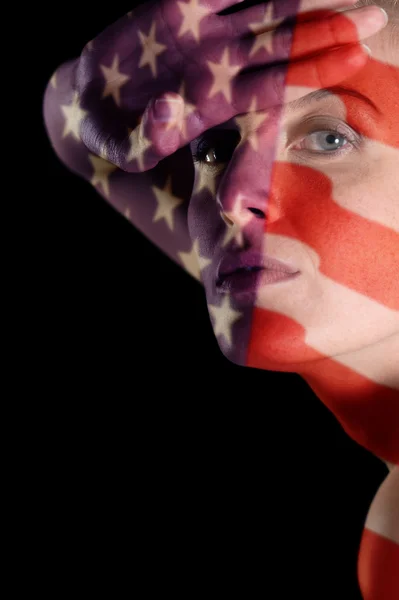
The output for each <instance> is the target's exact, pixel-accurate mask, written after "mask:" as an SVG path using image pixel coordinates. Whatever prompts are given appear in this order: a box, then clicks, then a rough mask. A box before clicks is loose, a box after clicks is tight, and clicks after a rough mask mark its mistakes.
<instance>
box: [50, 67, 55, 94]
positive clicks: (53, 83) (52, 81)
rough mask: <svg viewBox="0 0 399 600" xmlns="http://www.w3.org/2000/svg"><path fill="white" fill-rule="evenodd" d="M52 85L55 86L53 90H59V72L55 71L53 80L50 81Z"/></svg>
mask: <svg viewBox="0 0 399 600" xmlns="http://www.w3.org/2000/svg"><path fill="white" fill-rule="evenodd" d="M50 83H51V85H52V86H53V88H54V89H55V90H56V89H57V71H55V72H54V73H53V76H52V78H51V79H50Z"/></svg>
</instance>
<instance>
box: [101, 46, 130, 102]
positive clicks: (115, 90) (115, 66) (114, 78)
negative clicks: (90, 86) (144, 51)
mask: <svg viewBox="0 0 399 600" xmlns="http://www.w3.org/2000/svg"><path fill="white" fill-rule="evenodd" d="M100 69H101V71H102V72H103V75H104V77H105V81H106V86H105V89H104V92H103V98H106V97H107V96H112V97H113V99H114V100H115V102H116V105H117V106H120V102H121V99H120V91H121V87H122V86H123V85H125V83H126V82H127V81H129V79H130V77H129V75H124V74H123V73H120V72H119V58H118V55H117V54H115V56H114V62H113V63H112V66H111V68H109V67H105V66H104V65H100Z"/></svg>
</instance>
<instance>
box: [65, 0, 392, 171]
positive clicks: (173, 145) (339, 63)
mask: <svg viewBox="0 0 399 600" xmlns="http://www.w3.org/2000/svg"><path fill="white" fill-rule="evenodd" d="M354 3H355V2H354V0H344V2H343V1H342V0H332V1H331V2H329V7H330V8H331V10H325V8H326V6H325V2H324V1H322V0H303V1H302V2H301V3H300V6H299V7H298V3H297V2H293V1H285V2H279V3H278V15H279V16H278V17H276V15H274V14H273V5H272V4H271V3H269V5H268V6H266V5H264V4H261V5H258V6H252V7H250V8H244V7H243V9H242V10H240V11H239V12H236V13H234V14H230V15H224V16H221V15H219V14H218V13H220V12H222V11H223V10H225V9H227V8H229V7H231V6H233V5H235V4H237V3H236V2H232V0H217V1H213V2H211V3H208V4H211V6H205V5H203V4H202V3H200V2H199V1H198V0H192V1H191V2H179V1H176V0H161V1H160V2H151V3H149V4H146V5H142V6H141V7H140V8H139V9H137V10H136V11H135V12H134V13H133V14H132V15H128V16H126V17H124V18H122V19H120V20H119V21H117V22H116V23H114V24H113V25H112V26H110V27H109V28H107V29H106V30H105V31H104V32H103V33H101V34H100V35H99V36H98V37H97V38H96V39H95V40H94V41H93V42H91V43H90V44H88V45H87V47H86V48H85V50H84V52H83V53H82V57H81V59H80V61H79V66H78V68H77V71H76V76H75V86H76V91H77V98H79V100H77V102H79V106H80V107H81V108H82V110H83V111H84V113H82V117H83V118H82V120H81V123H80V136H81V138H82V140H83V142H84V144H85V145H86V147H87V148H88V149H89V150H90V151H91V152H93V153H94V154H97V155H100V156H104V157H105V156H106V157H107V160H108V161H110V162H112V163H113V164H115V165H117V166H118V167H120V168H121V169H123V170H126V171H129V172H134V173H136V172H141V171H147V170H149V169H152V168H153V167H155V166H156V165H157V164H158V162H159V161H160V160H162V159H163V158H165V157H166V156H169V155H171V154H173V153H174V152H176V150H178V149H179V148H181V147H183V146H185V145H187V144H188V143H190V142H191V141H192V140H193V139H195V138H196V137H197V136H199V135H200V134H202V133H203V132H204V131H205V130H207V129H209V128H211V127H214V126H216V125H219V124H221V123H223V122H225V121H227V120H229V119H231V118H232V117H234V116H235V115H238V114H240V113H245V112H248V111H250V102H251V98H252V97H253V96H254V95H258V96H259V98H260V99H261V100H260V101H259V104H258V107H257V110H267V109H270V108H272V107H275V106H277V105H279V104H282V103H285V102H289V101H291V100H294V99H296V98H298V97H301V96H302V95H305V94H307V93H309V92H310V91H312V89H306V88H302V89H299V87H298V88H297V89H294V90H293V89H292V88H290V95H288V96H287V94H286V82H285V73H286V64H287V62H289V63H290V76H291V79H292V81H295V78H296V76H297V79H298V81H302V80H303V77H302V74H303V72H304V70H307V72H308V77H307V79H308V82H309V83H308V85H309V87H310V88H314V89H317V88H323V87H328V86H332V85H335V84H337V83H339V82H340V81H342V80H344V79H346V78H347V77H350V76H352V75H353V74H354V73H355V72H356V71H358V70H359V69H361V68H362V67H363V66H364V65H365V64H366V62H367V58H368V56H367V53H366V51H365V50H364V48H363V47H362V46H361V45H360V43H359V42H360V41H361V40H363V39H365V38H367V37H370V36H371V35H373V34H374V33H376V32H377V31H378V30H379V29H381V28H382V27H383V26H384V21H383V19H382V18H380V19H379V20H378V15H379V14H380V11H379V9H378V8H377V7H366V8H362V9H358V10H354V11H350V12H344V13H342V12H341V13H336V12H335V11H334V10H333V9H339V8H342V7H343V6H346V7H348V6H349V5H350V4H354ZM323 9H324V10H323ZM373 16H374V17H375V16H377V19H374V20H373V18H372V17H373ZM292 17H297V19H298V22H297V23H296V25H295V38H294V39H293V23H292V22H290V18H292ZM285 19H287V21H285ZM247 69H251V71H250V72H245V70H247ZM167 98H168V99H169V100H168V101H167V102H165V100H166V99H167ZM156 100H161V102H160V103H158V104H157V107H158V106H159V104H161V105H162V107H160V108H159V110H160V111H161V112H160V115H161V117H160V118H161V120H157V119H156V113H155V110H156V108H155V101H156ZM172 110H175V111H176V114H175V116H174V117H172V118H171V120H169V121H166V117H165V115H167V114H171V113H172ZM137 121H138V122H137Z"/></svg>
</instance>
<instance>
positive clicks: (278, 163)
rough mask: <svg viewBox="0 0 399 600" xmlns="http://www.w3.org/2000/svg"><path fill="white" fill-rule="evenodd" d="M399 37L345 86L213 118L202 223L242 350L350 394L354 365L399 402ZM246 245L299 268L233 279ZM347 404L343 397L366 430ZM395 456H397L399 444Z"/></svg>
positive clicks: (210, 286) (228, 348) (221, 308)
mask: <svg viewBox="0 0 399 600" xmlns="http://www.w3.org/2000/svg"><path fill="white" fill-rule="evenodd" d="M388 38H389V36H388V35H387V33H386V31H385V33H384V34H383V33H380V34H377V35H376V36H374V37H373V38H369V39H368V40H367V43H368V44H369V45H370V47H371V48H372V50H373V55H372V58H371V59H370V60H369V61H368V64H367V65H366V67H365V68H364V69H362V70H361V71H359V72H358V73H357V75H356V76H354V77H352V78H350V79H346V80H345V81H344V82H343V84H341V86H343V87H344V88H345V89H342V87H337V88H329V91H330V92H332V93H330V94H328V95H327V94H325V93H324V95H322V94H320V93H318V94H316V98H314V99H313V101H312V102H309V103H307V104H305V103H304V102H302V103H292V104H286V105H285V106H283V107H281V108H279V109H276V110H272V111H269V112H268V113H266V112H262V111H259V112H256V113H254V112H252V113H248V114H246V115H244V116H241V117H238V118H236V119H233V120H231V121H229V122H227V123H224V124H223V125H222V126H220V127H218V128H215V129H213V130H209V131H208V132H207V133H206V134H205V140H206V141H207V142H208V145H209V149H208V150H206V149H205V150H204V152H203V154H202V157H203V162H202V163H196V172H195V182H194V188H193V196H192V200H191V203H190V207H189V229H190V236H191V238H192V239H193V240H194V239H198V241H199V251H200V257H206V258H208V259H209V258H212V263H211V264H210V265H208V266H207V267H206V268H204V269H203V271H202V281H203V283H204V287H205V291H206V298H207V304H208V308H209V314H210V318H211V322H212V325H213V328H214V333H215V335H216V338H217V340H218V343H219V346H220V349H221V351H222V353H223V354H224V355H225V356H226V357H227V358H228V359H229V360H231V361H232V362H234V363H236V364H239V365H243V366H249V367H255V368H260V369H266V370H273V371H290V372H296V373H299V374H300V375H302V376H303V377H304V378H305V379H306V380H307V381H308V383H310V385H311V387H312V388H313V389H314V390H315V391H316V393H317V394H318V395H319V396H325V397H328V398H329V399H330V400H331V399H332V396H333V395H338V394H339V393H340V394H341V397H344V396H345V394H347V393H349V388H345V386H343V388H342V389H341V382H339V381H338V380H337V377H338V378H339V377H340V375H337V373H338V371H339V370H340V369H341V370H342V371H343V372H342V377H344V378H345V379H344V381H346V382H347V383H348V386H349V387H350V389H351V390H352V391H353V390H354V389H359V393H360V390H361V389H362V386H363V388H364V386H365V382H366V384H367V385H366V387H368V386H369V385H370V386H372V387H373V390H374V393H375V392H376V390H380V393H382V390H385V389H386V388H387V389H388V392H387V393H388V396H389V399H388V405H389V406H391V404H390V402H391V401H392V402H393V400H394V399H393V398H392V397H391V396H392V394H391V392H392V393H393V395H394V397H395V398H396V405H399V402H398V399H399V398H398V390H399V364H398V357H399V118H398V115H399V51H398V50H397V48H395V47H394V44H391V43H390V42H389V41H388V42H387V39H388ZM292 85H303V83H302V82H300V81H294V80H293V79H291V78H290V72H289V71H288V74H287V88H286V90H287V94H288V93H289V89H290V86H292ZM287 97H288V96H287ZM310 98H311V95H309V96H308V98H307V99H308V100H310ZM197 142H198V140H195V141H194V142H192V144H191V149H192V151H193V152H197V153H198V151H199V150H200V151H201V150H202V149H203V148H202V147H201V146H199V147H198V144H197ZM207 161H208V162H207ZM256 253H259V255H260V258H259V256H257V255H256ZM240 257H241V258H243V259H244V260H243V262H244V263H245V260H246V259H248V260H247V262H248V261H249V262H250V264H252V266H256V263H258V264H259V260H260V259H262V260H264V261H265V260H267V258H268V257H271V258H273V259H277V260H279V261H282V263H284V264H285V265H286V266H288V267H289V269H288V270H290V271H292V272H294V273H295V275H291V276H287V274H285V275H282V270H279V273H277V274H276V271H269V270H263V271H258V272H249V271H248V272H242V273H241V274H238V273H236V275H235V276H227V277H224V278H223V277H221V278H220V277H219V275H220V272H221V271H222V275H223V270H224V271H225V272H228V271H229V270H231V268H233V267H234V266H237V264H239V263H237V262H234V261H235V260H236V259H240ZM228 258H231V259H232V262H229V260H228ZM251 261H252V263H251ZM220 263H221V267H219V270H218V266H219V265H220ZM266 266H267V265H266ZM277 277H281V279H280V280H279V281H276V278H277ZM270 281H272V283H270ZM337 369H338V371H337ZM321 372H322V373H323V374H324V375H323V377H321V376H320V373H321ZM334 381H335V383H332V382H334ZM350 382H351V383H350ZM388 405H387V410H388V408H389V406H388ZM340 410H341V413H340ZM345 410H346V409H345V408H343V407H341V409H337V407H334V412H335V414H337V413H338V418H340V420H341V422H342V423H343V424H344V423H345V428H346V430H347V431H348V432H350V433H351V434H353V433H354V432H353V431H351V430H350V427H352V426H353V427H355V425H354V424H352V426H349V425H348V418H349V415H346V413H345ZM395 415H396V418H398V419H399V413H398V409H397V408H396V413H395ZM397 423H398V421H397ZM353 437H355V438H356V435H353ZM357 439H359V436H357ZM378 452H380V454H379V455H380V456H381V448H380V447H379V448H378V449H377V450H376V453H377V455H378ZM382 456H384V450H382ZM385 456H387V460H393V462H397V460H399V448H396V449H395V450H394V452H393V453H391V454H390V458H389V457H388V455H387V453H386V452H385Z"/></svg>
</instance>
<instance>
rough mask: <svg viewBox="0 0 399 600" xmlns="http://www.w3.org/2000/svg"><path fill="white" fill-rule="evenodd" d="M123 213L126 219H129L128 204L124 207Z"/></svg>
mask: <svg viewBox="0 0 399 600" xmlns="http://www.w3.org/2000/svg"><path fill="white" fill-rule="evenodd" d="M123 214H124V215H125V217H126V219H128V220H129V221H130V208H129V207H128V206H127V207H126V208H125V212H124V213H123Z"/></svg>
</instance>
